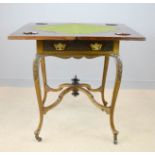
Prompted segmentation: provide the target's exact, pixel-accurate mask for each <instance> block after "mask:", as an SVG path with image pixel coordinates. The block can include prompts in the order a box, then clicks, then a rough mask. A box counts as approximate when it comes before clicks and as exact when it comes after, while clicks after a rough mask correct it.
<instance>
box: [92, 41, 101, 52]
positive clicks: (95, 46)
mask: <svg viewBox="0 0 155 155" xmlns="http://www.w3.org/2000/svg"><path fill="white" fill-rule="evenodd" d="M90 47H91V50H92V51H100V50H101V48H102V44H101V43H91V44H90Z"/></svg>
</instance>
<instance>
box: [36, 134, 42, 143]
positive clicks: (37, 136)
mask: <svg viewBox="0 0 155 155" xmlns="http://www.w3.org/2000/svg"><path fill="white" fill-rule="evenodd" d="M34 135H35V138H36V140H37V141H38V142H41V141H42V138H41V137H39V134H38V133H34Z"/></svg>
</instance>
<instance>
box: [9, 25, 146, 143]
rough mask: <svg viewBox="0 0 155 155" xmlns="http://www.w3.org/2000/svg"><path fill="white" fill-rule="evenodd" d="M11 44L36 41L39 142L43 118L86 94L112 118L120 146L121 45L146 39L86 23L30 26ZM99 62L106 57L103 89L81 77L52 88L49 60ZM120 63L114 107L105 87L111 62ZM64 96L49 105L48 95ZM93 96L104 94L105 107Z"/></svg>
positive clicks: (114, 27) (120, 28) (128, 31)
mask: <svg viewBox="0 0 155 155" xmlns="http://www.w3.org/2000/svg"><path fill="white" fill-rule="evenodd" d="M8 38H9V39H10V40H36V46H37V51H36V57H35V59H34V63H33V73H34V83H35V89H36V95H37V100H38V106H39V114H40V120H39V124H38V127H37V129H36V131H35V138H36V139H37V140H38V141H41V137H40V136H39V134H40V131H41V128H42V124H43V117H44V114H46V113H47V112H48V111H49V110H51V109H53V108H54V107H56V106H57V105H58V104H59V103H60V102H61V101H62V99H63V97H64V96H65V95H66V94H67V93H69V92H72V95H73V96H77V95H79V91H82V92H83V93H85V94H86V95H87V96H88V97H89V99H90V100H91V101H92V103H93V104H94V105H95V106H96V107H97V108H99V109H101V110H102V111H105V112H106V113H107V114H108V115H109V120H110V126H111V129H112V133H113V138H114V144H117V135H118V131H117V130H116V127H115V125H114V109H115V103H116V99H117V94H118V91H119V87H120V83H121V77H122V62H121V60H120V58H119V43H120V41H121V40H126V41H144V40H145V38H144V37H143V36H142V35H140V34H139V33H137V32H135V31H134V30H132V29H130V28H129V27H127V26H125V25H123V24H82V23H63V24H60V23H53V24H52V23H30V24H27V25H25V26H24V27H22V28H20V29H19V30H17V31H16V32H14V33H13V34H11V35H10V36H9V37H8ZM47 56H55V57H58V58H64V59H67V58H71V57H73V58H76V59H80V58H82V57H85V58H89V59H91V58H95V57H100V56H104V67H103V76H102V83H101V86H100V87H99V88H92V87H91V86H90V85H89V84H86V83H80V82H79V79H78V78H77V77H74V79H72V82H71V83H64V84H61V85H59V87H58V88H51V87H50V86H49V85H48V83H47V77H46V66H45V58H46V57H47ZM111 57H112V58H114V60H115V62H116V77H115V84H114V89H113V95H112V99H111V103H107V101H106V100H105V95H104V92H105V83H106V76H107V70H108V64H109V58H111ZM39 66H40V67H41V71H42V79H43V88H44V93H43V94H41V86H40V78H39ZM51 91H52V92H60V94H59V96H58V98H57V99H56V101H55V102H53V103H52V104H51V105H45V101H46V98H47V94H48V92H51ZM92 92H99V93H101V98H102V103H99V102H98V101H96V100H95V98H94V97H93V95H92Z"/></svg>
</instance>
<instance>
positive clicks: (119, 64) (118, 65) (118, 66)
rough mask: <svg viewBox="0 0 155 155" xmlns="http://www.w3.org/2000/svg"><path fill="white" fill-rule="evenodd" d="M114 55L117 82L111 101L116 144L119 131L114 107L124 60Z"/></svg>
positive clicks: (112, 125)
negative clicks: (116, 126) (115, 120)
mask: <svg viewBox="0 0 155 155" xmlns="http://www.w3.org/2000/svg"><path fill="white" fill-rule="evenodd" d="M113 57H114V59H115V61H116V78H115V84H114V89H113V95H112V102H111V110H110V125H111V129H112V132H113V137H114V144H117V135H118V131H117V130H116V128H115V125H114V109H115V103H116V99H117V95H118V91H119V88H120V83H121V78H122V62H121V60H120V58H119V56H113Z"/></svg>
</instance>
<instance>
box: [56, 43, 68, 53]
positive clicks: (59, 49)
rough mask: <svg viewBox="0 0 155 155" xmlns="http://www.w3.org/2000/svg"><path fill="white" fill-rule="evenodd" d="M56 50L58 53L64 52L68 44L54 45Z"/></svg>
mask: <svg viewBox="0 0 155 155" xmlns="http://www.w3.org/2000/svg"><path fill="white" fill-rule="evenodd" d="M54 48H55V49H56V50H57V51H63V50H65V48H66V44H64V43H55V44H54Z"/></svg>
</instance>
